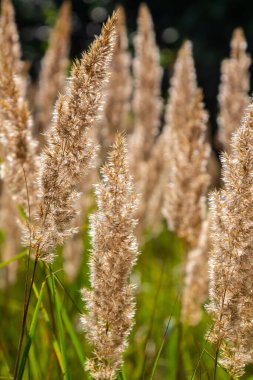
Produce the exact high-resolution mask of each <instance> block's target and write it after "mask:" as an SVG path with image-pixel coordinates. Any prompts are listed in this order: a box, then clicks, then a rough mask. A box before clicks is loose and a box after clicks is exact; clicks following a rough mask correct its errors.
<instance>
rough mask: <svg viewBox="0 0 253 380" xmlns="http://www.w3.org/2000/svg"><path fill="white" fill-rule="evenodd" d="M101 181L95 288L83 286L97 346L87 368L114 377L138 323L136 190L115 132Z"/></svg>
mask: <svg viewBox="0 0 253 380" xmlns="http://www.w3.org/2000/svg"><path fill="white" fill-rule="evenodd" d="M101 174H102V181H101V183H99V184H98V185H97V186H96V199H97V204H98V211H97V212H96V213H95V214H94V215H93V216H92V218H91V239H92V251H91V257H90V283H91V290H87V289H85V290H83V297H84V300H85V301H86V307H87V314H86V315H84V316H83V318H82V321H83V326H84V330H85V332H86V336H87V338H88V340H89V342H90V344H91V346H92V348H93V356H92V357H91V358H90V359H88V360H87V362H86V369H87V370H88V371H89V372H90V374H91V375H92V377H93V378H94V379H115V378H116V376H117V372H118V370H119V369H120V366H121V364H122V360H123V359H122V355H123V352H124V351H125V349H126V347H127V337H128V335H129V333H130V331H131V329H132V326H133V317H134V311H135V303H134V300H133V285H131V284H130V283H129V275H130V273H131V270H132V267H133V265H134V263H135V261H136V258H137V255H138V249H137V243H136V238H135V237H134V229H135V226H136V220H135V212H136V195H135V191H134V188H133V184H132V179H131V177H130V175H129V170H128V162H127V150H126V143H125V138H124V137H123V136H122V135H118V136H117V137H116V140H115V143H114V145H113V148H112V151H111V153H110V155H109V161H108V163H106V164H105V166H104V167H103V169H102V171H101Z"/></svg>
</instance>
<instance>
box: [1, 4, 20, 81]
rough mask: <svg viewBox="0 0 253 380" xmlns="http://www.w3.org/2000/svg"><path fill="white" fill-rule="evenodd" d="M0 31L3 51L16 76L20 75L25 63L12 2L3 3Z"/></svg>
mask: <svg viewBox="0 0 253 380" xmlns="http://www.w3.org/2000/svg"><path fill="white" fill-rule="evenodd" d="M0 31H1V33H0V47H1V51H2V49H3V48H4V54H5V55H6V59H7V58H8V63H9V65H10V66H11V67H12V68H13V71H14V72H15V74H16V75H20V74H21V73H22V72H23V69H24V63H23V62H22V61H21V47H20V43H19V35H18V31H17V25H16V22H15V12H14V9H13V5H12V2H11V0H2V2H1V16H0Z"/></svg>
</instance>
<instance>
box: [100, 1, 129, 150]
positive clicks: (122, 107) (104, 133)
mask: <svg viewBox="0 0 253 380" xmlns="http://www.w3.org/2000/svg"><path fill="white" fill-rule="evenodd" d="M117 12H118V18H117V23H116V31H117V40H116V45H115V50H114V54H113V58H112V65H111V75H110V80H109V83H108V86H107V89H106V94H105V108H104V112H103V115H102V118H101V120H100V121H99V123H98V126H97V132H98V139H99V142H100V143H101V144H102V143H103V147H105V148H106V147H109V146H110V145H111V144H112V143H113V141H114V138H115V135H116V133H117V131H126V130H127V124H128V113H129V108H130V95H131V89H132V86H131V76H130V55H129V53H128V51H127V49H128V39H127V32H126V21H125V12H124V8H123V7H121V6H120V7H118V11H117Z"/></svg>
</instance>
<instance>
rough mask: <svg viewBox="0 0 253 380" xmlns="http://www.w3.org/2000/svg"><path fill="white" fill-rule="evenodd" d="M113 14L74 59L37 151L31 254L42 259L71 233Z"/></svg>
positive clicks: (104, 76) (110, 42)
mask: <svg viewBox="0 0 253 380" xmlns="http://www.w3.org/2000/svg"><path fill="white" fill-rule="evenodd" d="M116 17H117V15H116V13H114V15H113V16H112V17H111V18H110V19H109V20H108V21H107V23H106V24H105V25H104V26H103V28H102V31H101V34H100V36H99V37H97V39H96V40H95V41H94V42H93V44H92V45H91V47H90V49H89V50H88V52H87V53H84V54H83V56H82V58H81V60H78V61H76V62H75V64H74V66H73V68H72V71H71V76H70V80H69V86H68V88H67V91H66V94H65V95H62V96H60V97H59V99H58V101H57V104H56V109H55V115H54V120H53V125H52V127H51V129H50V131H49V134H48V142H49V143H48V147H47V148H45V150H44V152H43V153H42V156H41V162H42V163H41V168H40V169H41V170H40V174H39V192H40V194H39V196H40V202H39V203H40V204H39V210H38V215H37V223H35V224H34V225H33V226H30V230H32V244H33V246H35V251H36V255H37V256H38V257H39V258H42V259H43V260H45V261H52V260H53V258H54V253H53V249H54V247H55V246H56V244H62V243H63V241H64V240H65V239H66V238H67V237H70V236H71V235H72V233H73V232H74V231H73V228H71V227H70V225H71V222H72V220H73V219H74V218H75V215H76V201H77V199H78V194H77V190H78V184H79V183H80V180H81V179H82V178H83V177H84V175H85V174H86V173H87V170H88V167H89V166H90V164H91V163H92V160H93V158H94V155H95V152H94V150H95V148H94V146H93V144H92V141H91V140H90V139H89V131H90V128H91V127H92V126H93V125H94V124H95V122H96V121H97V117H98V113H99V110H100V108H101V106H102V91H103V88H104V85H105V82H106V80H107V78H108V69H109V64H110V62H111V59H112V54H113V48H114V43H115V23H116Z"/></svg>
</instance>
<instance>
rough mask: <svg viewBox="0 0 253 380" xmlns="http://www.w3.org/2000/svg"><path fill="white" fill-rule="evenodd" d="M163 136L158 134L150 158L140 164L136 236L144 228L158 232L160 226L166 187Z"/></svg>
mask: <svg viewBox="0 0 253 380" xmlns="http://www.w3.org/2000/svg"><path fill="white" fill-rule="evenodd" d="M164 149H165V144H164V134H163V133H162V134H160V135H159V137H158V138H157V140H156V142H155V144H154V146H153V147H152V150H151V153H150V157H149V159H148V161H147V162H146V163H142V168H141V169H142V170H141V180H140V188H139V192H140V194H141V203H140V205H139V207H138V211H137V218H138V221H139V223H138V234H140V232H141V230H142V229H143V227H144V226H149V227H150V226H152V231H158V230H159V227H160V226H161V219H162V209H163V194H164V191H165V188H166V185H167V182H166V178H167V177H166V175H165V173H164V170H165V160H164V154H163V153H164Z"/></svg>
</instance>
